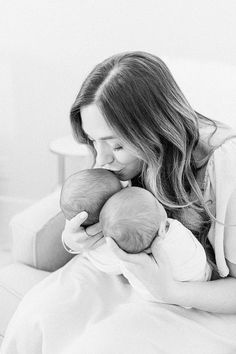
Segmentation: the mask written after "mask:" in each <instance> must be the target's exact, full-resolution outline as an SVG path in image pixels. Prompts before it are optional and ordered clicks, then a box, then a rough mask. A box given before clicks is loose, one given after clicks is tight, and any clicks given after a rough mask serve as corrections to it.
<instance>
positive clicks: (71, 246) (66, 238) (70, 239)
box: [62, 211, 103, 254]
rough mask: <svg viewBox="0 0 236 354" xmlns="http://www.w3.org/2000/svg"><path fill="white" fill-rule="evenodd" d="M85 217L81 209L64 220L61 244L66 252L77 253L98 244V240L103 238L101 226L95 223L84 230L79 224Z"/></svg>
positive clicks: (85, 214)
mask: <svg viewBox="0 0 236 354" xmlns="http://www.w3.org/2000/svg"><path fill="white" fill-rule="evenodd" d="M87 217H88V214H87V213H86V212H85V211H82V212H81V213H79V214H77V215H76V216H75V217H73V218H72V219H71V220H70V221H68V220H66V225H65V229H64V231H63V233H62V244H63V246H64V248H65V249H66V250H67V251H68V252H70V253H73V254H78V253H82V252H83V251H85V250H88V249H94V248H97V247H98V246H99V244H100V242H99V241H100V240H101V239H102V238H103V234H102V229H101V226H100V224H99V223H97V224H94V225H91V226H89V227H87V229H86V230H85V228H84V227H82V226H81V224H82V223H83V222H84V221H85V220H86V219H87Z"/></svg>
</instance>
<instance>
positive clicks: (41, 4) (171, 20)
mask: <svg viewBox="0 0 236 354" xmlns="http://www.w3.org/2000/svg"><path fill="white" fill-rule="evenodd" d="M235 14H236V2H235V0H227V2H226V1H223V0H222V1H220V0H214V1H213V0H199V1H196V0H182V1H181V0H179V1H178V0H173V1H170V0H161V1H159V0H153V1H152V0H145V1H138V0H119V1H117V0H97V1H96V0H57V1H56V0H41V1H37V2H36V1H32V0H21V1H18V0H8V1H5V2H4V1H2V2H1V13H0V23H1V28H0V33H1V38H0V39H1V46H0V60H1V63H0V75H1V80H0V81H1V83H0V85H1V87H0V97H1V99H2V105H1V108H0V119H1V124H0V126H1V129H0V196H2V198H8V197H10V198H16V199H20V200H22V201H23V200H24V203H25V204H27V201H28V200H34V199H38V198H41V197H42V196H44V195H46V194H47V193H49V192H50V191H52V190H53V188H54V187H55V184H56V180H57V161H56V157H55V156H54V155H52V154H51V153H50V152H49V150H48V144H49V142H50V141H51V140H52V139H54V138H57V137H59V136H63V135H65V134H68V133H69V132H70V126H69V119H68V113H69V109H70V106H71V104H72V102H73V100H74V98H75V95H76V94H77V91H78V89H79V87H80V85H81V83H82V80H83V79H84V78H85V76H86V74H87V73H88V71H89V70H90V69H92V67H93V66H94V65H95V64H96V63H97V62H98V61H100V60H101V59H104V58H106V57H107V56H109V55H111V54H113V53H116V52H120V51H125V50H146V51H150V52H152V53H155V54H157V55H159V56H160V57H163V58H170V60H169V62H170V63H171V62H172V63H173V67H174V66H175V61H174V62H173V61H172V59H171V58H176V57H179V58H184V60H188V59H190V60H193V63H194V61H196V62H197V63H198V64H197V65H198V70H197V75H198V78H197V79H199V76H200V77H202V79H203V81H204V80H206V82H207V83H208V84H209V80H207V77H205V74H204V75H203V74H201V63H202V62H205V63H206V64H204V65H208V68H211V64H210V66H209V64H207V63H209V62H212V61H213V62H215V64H214V65H216V67H222V68H223V69H222V70H223V73H225V72H227V73H228V75H229V76H230V74H229V73H230V72H231V71H230V70H229V71H227V70H228V69H225V66H224V65H226V64H227V65H229V66H228V67H227V68H233V65H235V63H236V46H235V33H236V21H235ZM187 62H188V61H187ZM179 63H180V64H179ZM183 63H184V62H182V61H181V60H180V62H178V63H177V76H178V77H179V79H180V81H181V80H182V81H183V83H186V82H187V81H188V84H187V86H188V87H189V86H190V91H191V82H190V80H193V82H194V80H196V77H194V72H192V69H191V65H190V68H189V70H190V72H189V71H188V70H187V71H186V76H185V68H184V67H183V65H185V64H183ZM199 63H200V64H199ZM178 66H180V67H182V69H181V70H182V74H181V75H178ZM171 68H172V67H171ZM201 75H202V76H201ZM213 77H214V76H213ZM222 78H223V76H222ZM229 79H230V78H229ZM230 80H231V79H230ZM213 81H214V80H213ZM231 81H232V80H231ZM215 84H217V85H218V94H217V95H220V90H221V88H220V85H221V84H222V85H224V82H222V81H220V80H218V81H217V82H216V83H215ZM226 86H227V85H226ZM183 87H184V84H183ZM230 87H231V86H230ZM197 89H198V90H202V92H201V95H203V96H204V94H206V95H209V94H210V93H209V87H207V89H206V85H202V87H201V85H199V87H198V88H197ZM225 89H226V90H227V87H225ZM204 90H206V91H205V93H204ZM190 95H191V93H190ZM211 97H212V101H213V103H214V93H213V96H211ZM216 97H218V96H216ZM231 97H232V95H231V96H230V99H229V100H228V101H229V102H228V103H227V107H229V106H230V107H231V106H233V101H232V99H231ZM215 101H216V108H215V110H214V108H213V114H215V112H216V115H217V114H219V109H218V106H219V102H218V99H215ZM222 104H223V105H224V104H226V103H225V102H222ZM217 105H218V106H217ZM213 107H214V104H213ZM220 107H221V108H222V106H221V105H220ZM196 109H198V107H196ZM224 110H225V109H223V108H222V112H223V111H224ZM214 111H215V112H214ZM228 112H229V110H228ZM234 112H235V111H234ZM207 113H208V112H207ZM209 113H211V111H210V112H209ZM220 113H221V112H220ZM228 114H229V113H228ZM25 204H24V205H25Z"/></svg>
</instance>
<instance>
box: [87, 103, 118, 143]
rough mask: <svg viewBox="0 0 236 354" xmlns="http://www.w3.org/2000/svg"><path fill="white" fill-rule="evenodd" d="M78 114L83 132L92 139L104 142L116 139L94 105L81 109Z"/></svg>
mask: <svg viewBox="0 0 236 354" xmlns="http://www.w3.org/2000/svg"><path fill="white" fill-rule="evenodd" d="M80 114H81V119H82V127H83V129H84V131H85V132H86V134H88V135H89V136H90V137H92V138H93V139H95V138H96V139H102V140H105V139H112V138H113V139H115V138H117V136H116V134H115V133H114V132H113V131H112V130H111V128H110V127H109V126H108V125H107V123H106V121H105V119H104V117H103V115H102V113H101V112H100V110H99V108H98V107H97V106H96V105H95V104H91V105H89V106H85V107H82V108H81V111H80Z"/></svg>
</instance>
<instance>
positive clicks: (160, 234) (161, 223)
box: [158, 220, 167, 237]
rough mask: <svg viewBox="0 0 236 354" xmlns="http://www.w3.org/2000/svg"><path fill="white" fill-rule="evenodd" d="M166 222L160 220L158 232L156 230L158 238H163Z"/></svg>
mask: <svg viewBox="0 0 236 354" xmlns="http://www.w3.org/2000/svg"><path fill="white" fill-rule="evenodd" d="M166 222H167V220H162V221H161V222H160V226H159V230H158V236H159V237H165V234H166Z"/></svg>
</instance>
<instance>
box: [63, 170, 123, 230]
mask: <svg viewBox="0 0 236 354" xmlns="http://www.w3.org/2000/svg"><path fill="white" fill-rule="evenodd" d="M121 188H122V185H121V183H120V181H119V179H118V178H117V177H116V176H115V175H114V173H112V172H110V171H108V170H105V169H102V168H95V169H87V170H82V171H79V172H76V173H74V174H73V175H71V176H70V177H68V178H67V179H66V181H65V183H64V184H63V186H62V190H61V197H60V207H61V210H62V212H63V214H64V215H65V218H66V219H67V220H70V219H72V218H73V217H74V216H75V215H77V214H78V213H80V212H81V211H86V212H87V213H88V218H87V219H86V220H85V221H84V223H83V226H89V225H93V224H96V223H97V222H98V221H99V214H100V211H101V209H102V207H103V205H104V204H105V202H106V201H107V199H109V198H110V197H111V196H112V195H113V194H114V193H116V192H118V191H119V190H121Z"/></svg>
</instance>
